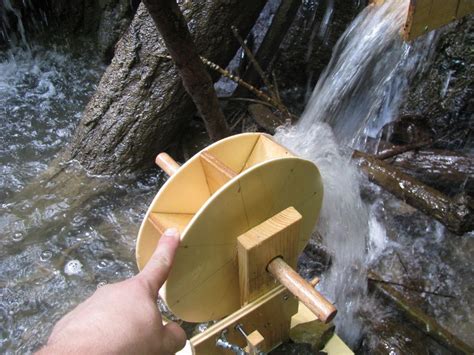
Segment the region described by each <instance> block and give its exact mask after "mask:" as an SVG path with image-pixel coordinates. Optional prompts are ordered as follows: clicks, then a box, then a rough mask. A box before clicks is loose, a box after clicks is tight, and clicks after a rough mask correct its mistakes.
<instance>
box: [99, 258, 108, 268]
mask: <svg viewBox="0 0 474 355" xmlns="http://www.w3.org/2000/svg"><path fill="white" fill-rule="evenodd" d="M108 265H109V263H108V262H107V260H101V261H99V263H98V264H97V267H98V268H99V269H103V268H105V267H107V266H108Z"/></svg>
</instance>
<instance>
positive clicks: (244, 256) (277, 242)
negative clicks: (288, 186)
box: [237, 207, 302, 305]
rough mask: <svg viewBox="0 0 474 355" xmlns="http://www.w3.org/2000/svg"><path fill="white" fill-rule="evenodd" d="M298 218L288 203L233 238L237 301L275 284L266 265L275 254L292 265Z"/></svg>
mask: <svg viewBox="0 0 474 355" xmlns="http://www.w3.org/2000/svg"><path fill="white" fill-rule="evenodd" d="M301 218H302V217H301V214H299V213H298V211H297V210H295V209H294V208H293V207H289V208H287V209H285V210H284V211H281V212H280V213H278V214H276V215H275V216H273V217H271V218H269V219H267V220H266V221H265V222H263V223H261V224H259V225H258V226H256V227H254V228H252V229H250V230H249V231H247V232H246V233H244V234H242V235H241V236H239V237H238V238H237V241H238V242H237V252H238V258H239V284H240V302H241V304H243V305H244V304H247V303H248V302H251V301H253V300H255V299H256V298H257V297H260V296H261V295H263V294H264V293H265V292H267V291H269V290H271V289H272V288H275V287H276V285H277V284H276V283H275V280H274V278H273V277H272V276H271V275H270V274H269V273H268V272H267V270H266V268H267V265H268V263H269V262H270V261H272V260H273V259H274V258H276V257H277V256H281V257H283V258H284V259H285V261H286V262H287V263H288V264H290V265H291V266H292V267H294V268H296V261H297V256H298V255H297V252H298V249H297V246H298V239H299V235H300V228H299V227H300V222H301Z"/></svg>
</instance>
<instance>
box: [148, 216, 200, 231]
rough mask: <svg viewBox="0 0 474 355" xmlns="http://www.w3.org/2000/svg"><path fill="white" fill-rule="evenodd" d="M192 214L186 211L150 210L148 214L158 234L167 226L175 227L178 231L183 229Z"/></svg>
mask: <svg viewBox="0 0 474 355" xmlns="http://www.w3.org/2000/svg"><path fill="white" fill-rule="evenodd" d="M193 217H194V214H187V213H157V212H152V213H150V215H149V216H148V219H149V220H150V222H151V224H152V225H153V227H155V228H156V231H157V232H158V233H159V235H161V234H163V233H164V232H165V230H167V229H168V228H177V229H178V230H179V232H180V233H182V232H183V231H184V229H185V228H186V226H187V225H188V223H189V221H190V220H191V219H192V218H193Z"/></svg>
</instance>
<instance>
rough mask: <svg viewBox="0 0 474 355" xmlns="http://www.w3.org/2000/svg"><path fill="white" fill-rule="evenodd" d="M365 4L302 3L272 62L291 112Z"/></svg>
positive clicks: (301, 104)
mask: <svg viewBox="0 0 474 355" xmlns="http://www.w3.org/2000/svg"><path fill="white" fill-rule="evenodd" d="M365 4H366V2H365V1H360V2H359V1H352V0H326V1H322V0H319V1H318V0H311V1H303V3H302V5H301V7H300V9H299V10H298V12H297V14H296V18H295V20H294V21H293V24H292V25H291V27H290V29H289V31H288V33H287V35H286V37H285V39H284V40H283V42H282V44H281V46H280V49H279V53H278V56H277V58H276V59H275V61H274V69H275V73H276V78H277V80H278V84H279V87H280V90H281V94H282V95H283V96H284V99H285V98H286V99H285V100H284V101H285V102H294V101H296V102H294V103H293V104H294V105H295V107H294V110H296V111H302V110H303V108H304V103H305V96H306V94H307V92H309V93H311V91H312V88H313V87H314V85H315V84H316V82H317V80H318V78H319V75H320V74H321V72H322V71H323V70H324V68H325V67H326V65H327V64H328V63H329V60H330V59H331V55H332V48H333V47H334V45H335V44H336V42H337V40H338V39H339V37H340V36H341V34H342V33H343V32H344V30H345V29H346V27H347V26H348V25H349V24H350V22H351V21H352V20H353V19H354V18H355V16H356V15H357V13H358V12H359V11H360V10H362V9H363V7H364V6H365ZM295 87H297V88H299V89H298V90H295V89H294V88H295Z"/></svg>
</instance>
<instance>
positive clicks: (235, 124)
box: [230, 114, 245, 131]
mask: <svg viewBox="0 0 474 355" xmlns="http://www.w3.org/2000/svg"><path fill="white" fill-rule="evenodd" d="M244 118H245V115H244V114H242V115H241V116H240V117H239V118H238V119H237V121H235V123H234V124H233V125H232V127H230V130H231V131H234V129H236V128H237V125H238V124H239V123H240V122H242V120H243V119H244Z"/></svg>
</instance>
